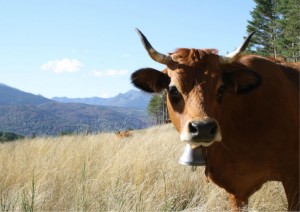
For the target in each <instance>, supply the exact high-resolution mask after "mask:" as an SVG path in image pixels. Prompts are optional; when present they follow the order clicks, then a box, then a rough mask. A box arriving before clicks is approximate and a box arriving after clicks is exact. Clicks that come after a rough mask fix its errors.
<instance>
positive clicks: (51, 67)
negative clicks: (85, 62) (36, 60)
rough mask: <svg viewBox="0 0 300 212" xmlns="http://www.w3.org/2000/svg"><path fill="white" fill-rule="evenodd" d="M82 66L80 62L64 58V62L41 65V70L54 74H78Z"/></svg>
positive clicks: (50, 62)
mask: <svg viewBox="0 0 300 212" xmlns="http://www.w3.org/2000/svg"><path fill="white" fill-rule="evenodd" d="M81 67H82V64H81V62H80V61H79V60H76V59H68V58H64V59H62V60H51V61H48V62H47V63H45V64H43V65H41V69H42V70H45V71H53V72H54V73H63V72H67V73H73V72H78V71H79V70H80V68H81Z"/></svg>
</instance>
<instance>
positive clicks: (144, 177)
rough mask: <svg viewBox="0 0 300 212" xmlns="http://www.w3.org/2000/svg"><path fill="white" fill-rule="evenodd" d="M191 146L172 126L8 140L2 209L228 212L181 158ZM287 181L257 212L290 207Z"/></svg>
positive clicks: (255, 202)
mask: <svg viewBox="0 0 300 212" xmlns="http://www.w3.org/2000/svg"><path fill="white" fill-rule="evenodd" d="M183 148H184V144H182V143H181V142H179V140H178V134H177V133H176V132H175V131H174V129H173V127H172V126H171V125H165V126H159V127H153V128H150V129H147V130H140V131H135V132H134V133H133V136H132V137H129V138H124V139H117V138H116V137H115V135H114V134H113V133H112V134H99V135H88V136H80V135H78V136H64V137H55V138H36V139H33V140H23V141H19V142H15V143H5V144H1V145H0V201H1V202H0V204H1V211H6V210H9V211H11V210H23V211H32V210H39V211H46V210H47V211H58V210H59V211H61V210H76V211H79V210H80V211H111V210H113V211H174V210H186V211H228V210H229V209H230V208H229V203H228V200H227V195H226V193H225V191H224V190H223V189H220V188H218V187H217V186H215V185H214V184H213V183H207V182H206V181H205V177H204V169H203V168H198V169H197V170H196V171H195V172H191V169H190V167H187V166H182V165H180V164H178V163H177V161H178V159H179V157H180V155H181V153H182V150H183ZM286 206H287V201H286V198H285V195H284V191H283V188H282V186H281V184H280V183H275V182H272V183H268V184H267V185H266V186H264V187H263V188H262V189H261V190H260V191H258V192H257V193H256V194H255V195H254V196H253V197H252V198H251V200H250V205H249V210H250V211H282V210H285V209H286Z"/></svg>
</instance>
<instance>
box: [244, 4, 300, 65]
mask: <svg viewBox="0 0 300 212" xmlns="http://www.w3.org/2000/svg"><path fill="white" fill-rule="evenodd" d="M254 1H255V2H256V7H255V8H254V9H253V11H252V12H251V16H252V20H249V21H248V26H247V32H248V33H250V32H253V31H255V34H254V36H253V37H252V39H251V41H250V44H249V47H248V52H250V53H255V54H258V55H262V56H266V57H274V58H280V59H284V60H287V61H290V62H296V61H299V60H300V10H299V8H300V1H299V0H254Z"/></svg>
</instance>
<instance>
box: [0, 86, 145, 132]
mask: <svg viewBox="0 0 300 212" xmlns="http://www.w3.org/2000/svg"><path fill="white" fill-rule="evenodd" d="M0 95H1V98H0V123H1V124H0V131H8V132H15V133H17V134H21V135H26V136H32V135H58V134H60V133H62V132H67V133H73V132H76V133H77V132H79V133H81V132H84V133H86V132H103V131H108V132H112V131H116V130H122V129H128V128H131V129H140V128H145V127H147V126H148V124H149V118H148V115H147V114H146V112H145V111H143V110H138V109H133V108H121V107H112V106H109V107H108V106H96V105H87V104H80V103H60V102H56V101H53V100H50V99H47V98H44V97H41V96H38V95H33V94H30V93H26V92H23V91H20V90H18V89H15V88H12V87H9V86H6V85H4V84H0Z"/></svg>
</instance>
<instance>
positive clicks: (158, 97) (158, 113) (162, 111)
mask: <svg viewBox="0 0 300 212" xmlns="http://www.w3.org/2000/svg"><path fill="white" fill-rule="evenodd" d="M147 112H148V114H149V115H150V116H152V118H153V119H154V121H155V124H163V123H165V122H166V120H167V119H168V112H167V106H166V95H165V93H163V94H154V95H153V96H152V98H151V99H150V101H149V104H148V107H147Z"/></svg>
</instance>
